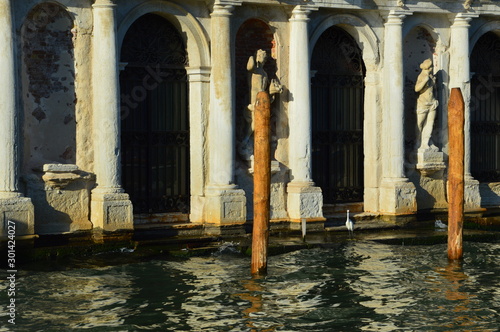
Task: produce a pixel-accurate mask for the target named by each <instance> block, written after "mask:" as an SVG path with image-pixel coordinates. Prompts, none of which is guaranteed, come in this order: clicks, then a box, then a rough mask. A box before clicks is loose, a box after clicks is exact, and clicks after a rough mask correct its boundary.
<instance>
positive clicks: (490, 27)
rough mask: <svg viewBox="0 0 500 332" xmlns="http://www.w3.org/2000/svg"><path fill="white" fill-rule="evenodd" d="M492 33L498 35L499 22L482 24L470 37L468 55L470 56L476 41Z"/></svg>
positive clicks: (499, 32)
mask: <svg viewBox="0 0 500 332" xmlns="http://www.w3.org/2000/svg"><path fill="white" fill-rule="evenodd" d="M490 31H492V32H494V33H496V34H499V35H500V21H492V22H487V23H484V24H482V25H481V26H480V27H479V28H478V29H477V30H476V31H475V32H474V33H473V34H472V36H471V37H470V40H469V55H470V54H472V51H473V50H474V46H475V45H476V43H477V41H478V40H479V39H480V38H481V37H482V36H483V35H484V34H485V33H487V32H490Z"/></svg>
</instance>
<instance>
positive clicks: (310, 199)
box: [287, 182, 324, 221]
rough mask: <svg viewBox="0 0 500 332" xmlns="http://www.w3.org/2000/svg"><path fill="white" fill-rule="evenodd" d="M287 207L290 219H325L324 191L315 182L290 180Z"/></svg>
mask: <svg viewBox="0 0 500 332" xmlns="http://www.w3.org/2000/svg"><path fill="white" fill-rule="evenodd" d="M287 193H288V199H287V209H288V216H289V217H290V221H300V220H301V219H304V218H305V219H313V220H324V217H323V193H322V191H321V188H320V187H315V186H314V183H312V182H307V183H302V182H301V183H294V182H290V183H289V184H288V187H287Z"/></svg>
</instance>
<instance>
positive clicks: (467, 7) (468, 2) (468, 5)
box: [462, 0, 474, 10]
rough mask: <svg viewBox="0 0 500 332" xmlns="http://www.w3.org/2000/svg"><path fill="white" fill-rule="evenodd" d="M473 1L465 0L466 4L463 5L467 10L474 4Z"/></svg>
mask: <svg viewBox="0 0 500 332" xmlns="http://www.w3.org/2000/svg"><path fill="white" fill-rule="evenodd" d="M473 2H474V0H465V2H464V4H463V5H462V6H464V9H465V10H469V9H470V7H471V6H472V3H473Z"/></svg>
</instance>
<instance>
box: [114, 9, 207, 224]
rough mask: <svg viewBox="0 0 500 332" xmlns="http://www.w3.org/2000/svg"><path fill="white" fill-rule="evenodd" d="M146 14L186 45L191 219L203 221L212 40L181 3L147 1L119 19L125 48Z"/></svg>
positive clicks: (120, 42) (120, 32) (118, 35)
mask: <svg viewBox="0 0 500 332" xmlns="http://www.w3.org/2000/svg"><path fill="white" fill-rule="evenodd" d="M146 14H156V15H159V16H162V17H164V18H166V19H167V20H168V21H169V22H170V23H171V24H173V25H174V26H175V27H176V29H177V30H178V31H179V32H180V34H181V37H182V38H183V41H184V45H185V46H186V48H187V57H188V63H189V67H188V68H186V70H187V74H188V77H189V79H188V80H189V83H188V84H189V88H188V89H189V92H188V93H189V126H190V131H189V132H190V141H191V142H194V144H192V145H190V152H189V153H190V166H189V167H190V173H191V177H190V193H191V202H192V204H191V205H190V220H191V221H195V222H196V221H200V220H202V218H203V216H202V211H203V198H202V197H203V196H204V188H205V170H206V166H205V165H206V154H205V153H204V147H205V144H206V143H205V141H206V136H205V135H206V134H205V127H204V126H205V125H206V121H207V116H208V108H207V107H208V102H207V101H208V99H209V82H210V79H209V77H210V65H211V62H210V43H209V38H208V35H207V33H206V31H205V30H204V28H203V27H202V26H201V24H200V23H199V22H198V21H197V19H196V18H195V17H194V16H193V15H192V14H191V13H189V12H188V11H186V10H185V9H184V8H182V7H181V6H179V5H177V4H174V3H171V2H165V1H159V0H150V1H146V2H144V3H142V4H140V5H138V6H136V7H134V8H132V10H130V11H129V12H128V13H127V14H126V15H125V17H124V18H123V19H122V20H121V21H120V22H119V24H118V29H117V42H118V47H119V49H121V48H122V43H123V40H124V37H125V35H126V33H127V31H128V30H129V28H130V26H131V25H132V24H133V23H134V22H135V21H136V20H137V19H139V18H140V17H142V16H144V15H146Z"/></svg>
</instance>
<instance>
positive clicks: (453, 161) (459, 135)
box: [448, 88, 465, 260]
mask: <svg viewBox="0 0 500 332" xmlns="http://www.w3.org/2000/svg"><path fill="white" fill-rule="evenodd" d="M464 110H465V105H464V98H463V96H462V92H461V91H460V88H453V89H451V95H450V100H449V101H448V142H449V167H448V259H450V260H457V259H462V256H463V246H462V235H463V218H464V153H465V147H464V144H465V139H464V124H465V116H464V113H465V111H464Z"/></svg>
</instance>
